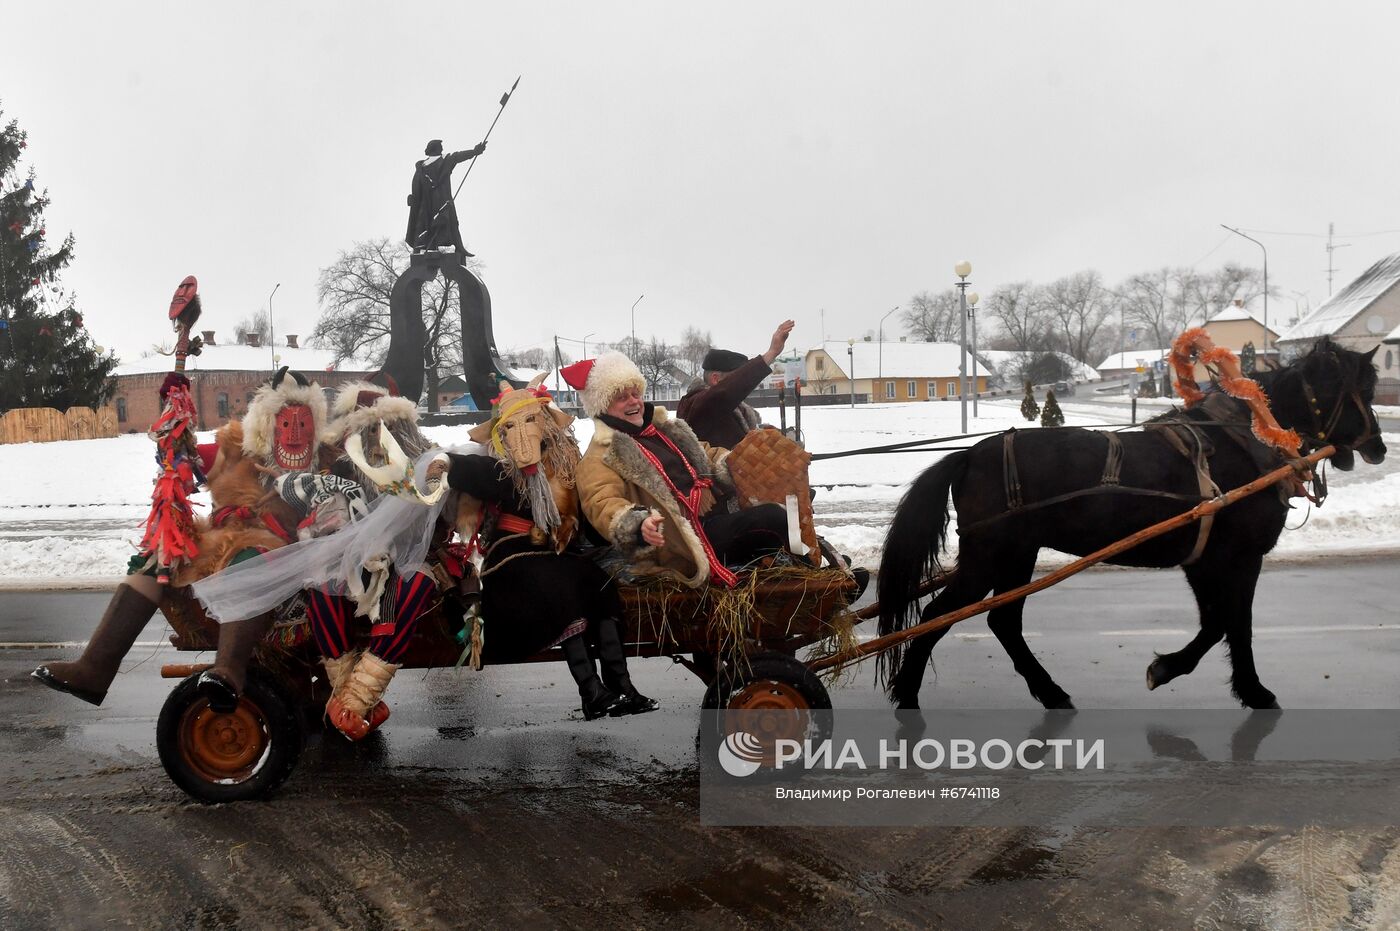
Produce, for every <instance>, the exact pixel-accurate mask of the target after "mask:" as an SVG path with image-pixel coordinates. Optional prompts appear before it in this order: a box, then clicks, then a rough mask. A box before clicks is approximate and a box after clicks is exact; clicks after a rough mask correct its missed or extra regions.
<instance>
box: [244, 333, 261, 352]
mask: <svg viewBox="0 0 1400 931" xmlns="http://www.w3.org/2000/svg"><path fill="white" fill-rule="evenodd" d="M246 338H247V340H248V345H249V346H252V347H253V348H254V349H257V348H258V347H259V346H261V345H262V336H260V335H259V334H257V333H248V334H246Z"/></svg>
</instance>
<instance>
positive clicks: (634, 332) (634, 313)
mask: <svg viewBox="0 0 1400 931" xmlns="http://www.w3.org/2000/svg"><path fill="white" fill-rule="evenodd" d="M644 297H646V295H645V294H638V295H637V299H636V300H635V301H633V302H632V354H633V355H636V354H637V305H638V304H640V303H641V302H642V298H644Z"/></svg>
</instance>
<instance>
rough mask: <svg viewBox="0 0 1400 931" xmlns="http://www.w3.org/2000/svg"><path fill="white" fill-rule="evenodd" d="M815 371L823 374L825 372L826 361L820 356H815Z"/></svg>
mask: <svg viewBox="0 0 1400 931" xmlns="http://www.w3.org/2000/svg"><path fill="white" fill-rule="evenodd" d="M817 371H818V372H824V371H826V360H825V359H823V358H822V357H821V356H817Z"/></svg>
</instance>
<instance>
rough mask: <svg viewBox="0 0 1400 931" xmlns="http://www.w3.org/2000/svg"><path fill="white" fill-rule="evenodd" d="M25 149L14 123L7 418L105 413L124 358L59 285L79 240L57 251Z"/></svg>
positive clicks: (5, 161) (3, 258) (4, 333)
mask: <svg viewBox="0 0 1400 931" xmlns="http://www.w3.org/2000/svg"><path fill="white" fill-rule="evenodd" d="M25 145H26V143H25V134H24V133H23V132H22V131H20V129H19V124H18V123H17V122H15V121H14V120H11V121H10V122H9V123H8V124H5V125H4V128H3V129H0V412H3V411H6V410H9V409H11V408H16V407H54V408H58V409H59V410H67V409H68V408H70V407H74V406H77V405H85V406H87V407H93V408H97V407H100V406H101V405H103V404H105V403H106V402H107V400H108V398H110V397H111V394H112V389H113V385H112V380H111V375H112V370H113V369H115V368H116V365H117V363H116V359H115V358H114V357H112V356H111V355H105V354H103V353H102V352H101V350H100V349H99V347H97V346H96V345H95V344H94V343H93V340H92V337H91V336H90V335H89V334H88V331H87V330H86V329H85V328H84V327H83V318H82V315H81V314H79V313H78V309H77V307H76V306H75V296H74V295H71V294H69V293H67V292H66V291H65V290H64V289H63V285H62V283H61V282H60V280H59V274H60V272H62V270H63V269H64V268H66V267H67V266H68V263H69V262H71V261H72V260H73V236H72V234H69V235H68V236H67V237H66V238H65V239H64V240H63V243H62V244H61V245H60V246H58V247H57V248H54V247H52V246H50V244H49V241H48V230H47V229H45V227H44V208H45V207H47V206H48V204H49V199H48V192H47V191H41V189H40V188H39V187H38V186H37V185H36V184H35V181H34V177H35V175H34V169H33V168H30V169H28V170H27V171H25V170H22V169H21V168H20V164H19V160H20V155H21V153H22V152H23V150H24V148H25Z"/></svg>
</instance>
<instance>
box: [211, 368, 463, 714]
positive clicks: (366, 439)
mask: <svg viewBox="0 0 1400 931" xmlns="http://www.w3.org/2000/svg"><path fill="white" fill-rule="evenodd" d="M332 413H333V415H334V417H335V419H334V421H333V423H332V425H331V427H330V428H328V429H327V430H326V431H325V433H324V434H323V439H324V440H325V441H326V442H327V443H330V442H331V441H332V439H333V438H337V437H339V438H343V445H344V450H345V455H344V456H342V457H341V458H339V459H337V460H336V463H335V465H334V466H333V467H332V474H330V475H325V476H284V477H281V478H279V479H278V480H277V491H278V492H279V493H280V494H282V495H283V496H284V497H286V498H287V499H288V500H295V501H296V502H297V503H298V504H299V505H300V506H302V508H303V509H304V510H306V511H307V513H308V515H309V516H308V518H307V520H305V521H303V528H302V534H303V536H304V539H302V540H301V541H299V542H297V543H295V544H293V545H291V546H287V547H284V548H282V549H280V550H275V551H273V552H270V553H267V554H265V555H264V556H263V557H262V558H260V559H256V560H248V561H246V562H242V563H239V564H237V565H234V566H231V567H229V568H228V569H226V570H225V571H223V572H221V573H219V574H217V575H214V576H211V577H210V578H207V579H204V580H203V581H201V582H199V583H196V584H195V586H194V593H195V595H196V596H197V597H198V598H199V599H200V601H202V602H203V603H204V606H205V610H206V611H207V612H208V613H209V615H210V616H211V617H214V618H217V619H218V620H219V621H220V622H221V623H225V624H227V623H230V622H238V621H240V620H242V619H243V618H247V617H251V616H253V615H255V614H257V613H260V612H261V611H264V610H267V609H268V608H269V607H270V606H272V605H275V604H277V603H279V602H281V601H282V600H284V599H286V598H287V597H290V596H291V595H293V594H295V593H296V592H297V591H299V590H301V589H303V588H305V589H306V597H307V618H308V620H309V621H310V625H311V630H312V635H313V637H314V638H315V640H316V644H317V646H318V647H319V648H320V650H321V653H322V656H323V660H324V664H325V668H326V678H327V681H328V682H329V684H330V685H331V689H332V694H331V699H330V701H329V702H328V703H327V705H326V714H327V716H328V717H329V719H330V721H331V724H332V725H333V726H334V727H336V729H338V730H339V731H341V733H343V734H345V735H346V736H347V737H349V738H350V739H351V740H360V739H362V738H364V737H365V736H366V735H368V734H369V733H370V732H371V731H373V730H374V729H375V728H377V727H378V726H380V725H381V724H383V723H384V721H385V720H387V719H388V717H389V706H388V705H387V704H385V703H384V702H383V701H382V698H383V695H384V691H385V689H387V688H388V686H389V682H390V681H391V680H392V679H393V677H394V674H395V673H396V672H397V671H398V669H399V665H398V661H399V660H400V659H401V658H402V657H403V655H404V653H405V652H406V651H407V649H408V646H409V643H410V640H411V638H412V635H413V631H414V628H415V625H416V624H417V622H418V620H419V619H420V618H421V617H422V615H423V613H424V612H425V611H426V610H428V608H429V607H431V605H432V603H433V601H434V600H435V597H436V594H437V584H436V582H435V581H434V579H433V577H432V575H431V573H430V572H429V570H428V568H427V563H426V560H427V559H428V557H429V550H430V549H431V547H432V544H433V543H434V542H435V540H437V539H438V538H439V537H440V536H442V535H443V534H444V532H445V533H449V534H450V532H451V529H450V528H440V527H439V525H438V516H439V514H440V513H441V511H442V505H443V503H444V502H443V500H442V495H441V494H438V495H434V496H432V497H431V498H430V499H426V500H424V499H423V498H422V496H421V495H418V494H417V492H416V485H415V483H414V469H415V461H414V460H415V459H416V460H417V462H416V467H417V471H418V473H419V476H420V480H421V475H422V473H423V472H424V471H425V470H426V469H427V466H428V463H429V462H430V461H431V460H432V459H433V458H434V457H436V456H440V454H439V453H438V451H436V450H431V449H429V447H430V445H431V444H430V443H429V442H428V440H427V439H426V438H425V437H424V436H423V435H422V433H421V432H420V431H419V429H418V425H417V411H416V409H415V405H414V404H413V402H411V401H409V400H407V399H406V398H400V397H394V396H392V395H390V394H389V393H388V391H386V390H385V389H384V388H381V387H379V386H377V385H372V384H369V383H367V382H353V383H350V384H348V385H345V386H343V387H342V388H341V389H340V391H339V393H338V394H337V396H336V400H335V404H334V407H333V410H332ZM444 491H445V489H444ZM385 492H392V494H385ZM399 495H403V496H404V497H399ZM405 498H409V499H412V500H405ZM425 505H426V506H425ZM355 617H364V618H366V619H367V621H368V623H369V625H370V626H369V643H368V648H367V649H366V650H365V651H364V652H363V653H361V652H360V651H358V650H357V649H356V648H355V637H354V636H353V635H352V632H351V630H350V625H351V624H352V623H353V619H354V618H355Z"/></svg>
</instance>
